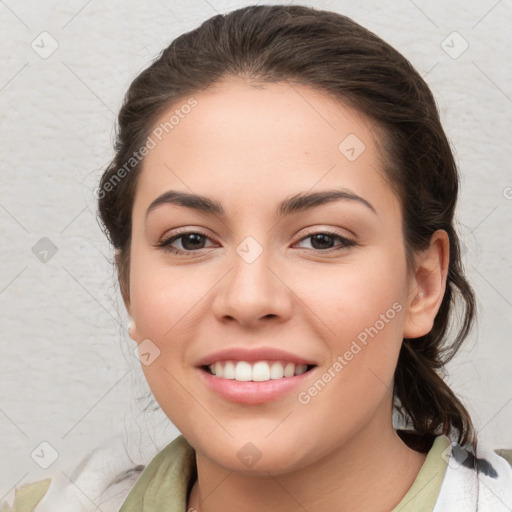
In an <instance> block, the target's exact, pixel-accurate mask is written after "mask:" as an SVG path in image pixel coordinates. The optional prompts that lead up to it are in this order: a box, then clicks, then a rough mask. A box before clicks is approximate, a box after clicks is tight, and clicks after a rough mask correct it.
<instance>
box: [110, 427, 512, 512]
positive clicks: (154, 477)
mask: <svg viewBox="0 0 512 512" xmlns="http://www.w3.org/2000/svg"><path fill="white" fill-rule="evenodd" d="M477 452H478V456H477V457H475V456H474V454H473V453H472V452H471V451H469V450H465V449H463V448H462V447H460V446H459V445H457V444H456V443H453V442H452V441H451V440H450V439H449V438H448V437H447V436H444V435H442V436H437V437H436V438H435V440H434V442H433V444H432V447H431V448H430V450H429V451H428V454H427V457H426V459H425V462H424V463H423V465H422V467H421V469H420V471H419V473H418V475H417V477H416V479H415V481H414V483H413V485H412V486H411V487H410V489H409V491H408V492H407V493H406V495H405V496H404V497H403V498H402V500H401V501H400V503H399V504H398V505H397V506H396V507H395V508H394V509H393V510H392V511H391V512H470V511H471V512H472V511H479V512H510V511H512V468H511V467H510V465H509V464H508V462H507V461H506V460H505V459H503V458H502V457H500V456H499V455H497V454H496V453H495V452H493V451H491V450H489V449H486V448H485V447H480V446H479V449H478V450H477ZM195 478H196V468H195V455H194V450H193V449H192V447H191V446H190V445H189V444H188V443H187V441H186V440H185V438H184V437H183V436H179V437H178V438H177V439H175V440H174V441H173V442H172V443H171V444H169V445H168V446H167V447H166V448H165V449H164V450H162V451H161V452H160V453H159V454H158V455H157V457H155V458H154V459H153V461H152V462H151V463H150V464H149V465H148V467H147V468H146V470H145V471H144V472H143V473H142V475H141V476H140V478H139V480H138V481H137V483H136V484H135V486H134V487H133V489H132V491H131V492H130V494H129V495H128V497H127V498H126V500H125V502H124V504H123V506H122V507H121V509H120V512H140V511H142V512H156V511H158V510H164V509H166V510H173V511H174V510H176V511H180V512H184V511H186V506H187V497H188V494H189V492H190V489H191V487H192V485H193V483H194V480H195Z"/></svg>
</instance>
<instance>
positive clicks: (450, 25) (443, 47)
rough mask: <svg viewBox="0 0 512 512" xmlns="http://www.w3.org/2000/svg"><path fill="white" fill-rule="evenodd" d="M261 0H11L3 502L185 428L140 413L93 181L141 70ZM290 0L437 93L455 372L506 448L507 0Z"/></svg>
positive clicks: (0, 299) (511, 302)
mask: <svg viewBox="0 0 512 512" xmlns="http://www.w3.org/2000/svg"><path fill="white" fill-rule="evenodd" d="M250 3H251V2H243V1H238V2H236V1H227V0H190V1H186V0H181V1H180V0H174V1H161V0H160V1H157V0H153V1H148V2H135V1H133V0H130V1H121V0H89V1H85V0H73V1H52V2H49V1H46V2H41V1H40V2H36V1H35V0H30V1H24V2H15V1H14V0H5V1H0V24H1V32H2V55H1V65H0V108H1V112H2V122H1V127H0V140H1V149H0V150H1V166H2V171H1V181H0V228H1V234H2V236H1V240H2V243H1V272H0V311H1V324H0V336H1V347H0V350H1V357H0V379H1V387H0V390H1V396H0V399H1V401H0V432H1V436H0V443H1V455H2V456H1V458H2V468H1V472H0V501H1V499H2V498H3V497H5V498H6V499H8V500H9V501H12V489H13V487H14V486H15V485H16V486H20V485H22V484H23V483H26V482H32V481H35V480H38V479H41V478H44V477H45V476H48V475H50V474H55V473H61V474H64V475H70V474H71V473H72V471H73V469H74V468H75V467H76V466H77V465H78V463H79V462H80V460H81V459H82V458H83V457H84V456H85V455H87V453H89V452H90V451H91V450H92V449H93V448H95V447H97V446H98V445H99V444H100V443H103V442H106V443H110V442H113V440H114V439H122V440H123V442H124V443H125V444H126V446H127V449H128V450H129V453H130V455H131V457H132V458H133V460H134V461H135V462H145V461H147V459H148V458H149V457H151V456H152V455H153V454H154V453H155V452H156V451H157V450H158V449H160V448H162V447H163V446H164V445H165V444H167V443H168V442H169V441H170V440H172V439H173V438H174V437H175V436H176V435H177V431H176V429H175V428H174V427H173V426H172V425H170V423H169V422H168V420H167V419H166V418H165V416H163V414H162V413H161V412H160V411H158V410H157V411H153V410H152V408H151V407H149V409H148V410H146V411H145V412H144V410H143V409H144V408H145V407H146V406H147V405H148V403H150V402H149V398H148V397H147V391H148V388H147V386H146V384H145V381H144V380H143V377H142V372H141V369H140V363H139V361H138V360H137V359H136V357H135V356H134V355H133V350H134V348H135V344H134V343H133V342H132V340H131V339H130V338H129V337H128V335H127V333H126V322H127V318H126V313H125V312H124V308H123V304H122V301H121V299H120V297H119V293H118V289H117V284H116V282H115V273H114V270H113V267H112V265H111V257H112V252H111V249H110V247H109V245H108V243H107V241H106V239H105V237H104V236H103V233H102V232H101V230H100V228H99V226H98V223H97V220H96V200H95V197H94V195H93V192H94V189H95V188H96V187H97V186H98V180H99V177H100V175H101V172H102V169H103V168H104V167H105V166H106V164H107V163H108V161H109V159H110V158H111V156H112V154H113V150H112V142H113V137H114V123H115V116H116V114H117V112H118V109H119V107H120V105H121V101H122V98H123V96H124V93H125V91H126V89H127V87H128V86H129V84H130V82H131V81H132V80H133V79H134V78H135V76H136V75H137V74H138V73H139V72H140V71H141V70H142V69H144V68H145V67H147V65H148V64H149V63H150V61H151V60H152V59H153V58H155V57H156V56H157V54H158V53H159V52H160V51H161V50H162V49H163V48H164V47H166V46H167V45H168V44H169V43H170V42H171V41H172V39H174V38H175V37H176V36H178V35H179V34H181V33H183V32H185V31H188V30H191V29H193V28H195V27H196V26H197V25H199V24H200V23H201V22H202V21H204V20H205V19H207V18H209V17H210V16H213V15H215V14H216V13H225V12H228V11H230V10H232V9H234V8H238V7H242V6H244V5H249V4H250ZM254 3H256V2H254ZM258 3H260V4H263V3H273V2H258ZM289 3H290V2H289ZM291 3H294V4H302V5H309V6H311V7H316V8H321V9H328V10H334V11H337V12H340V13H342V14H346V15H348V16H350V17H352V18H353V19H354V20H355V21H357V22H358V23H360V24H362V25H363V26H365V27H367V28H369V29H370V30H372V31H374V32H375V33H376V34H377V35H379V36H381V37H382V38H383V39H384V40H386V41H387V42H389V43H390V44H392V45H393V46H394V47H395V48H397V49H398V50H399V51H400V52H402V53H403V54H404V55H405V56H406V57H407V58H409V59H410V61H411V62H412V63H413V65H414V66H415V67H416V68H417V69H418V71H419V72H420V73H421V74H422V76H423V77H424V78H425V80H426V81H427V82H428V84H429V85H430V87H431V88H432V91H433V93H434V95H435V96H436V99H437V101H438V105H439V109H440V112H441V116H442V120H443V124H444V127H445V130H446V132H447V134H448V137H449V139H450V141H451V143H452V144H453V147H454V151H455V155H456V159H457V162H458V164H459V167H460V171H461V174H462V190H461V196H460V202H459V205H458V221H459V228H460V234H461V238H462V241H463V243H464V250H463V254H464V263H465V266H466V269H467V272H468V274H469V278H470V281H471V283H472V285H473V286H474V288H475V291H476V293H477V296H478V301H479V322H478V327H477V328H476V329H475V330H474V332H473V334H472V336H471V337H470V339H468V341H467V342H466V343H465V345H464V347H463V349H462V350H461V352H460V353H459V355H458V356H457V357H456V358H455V359H454V360H453V361H452V362H451V363H450V364H449V365H448V368H447V370H448V376H447V377H446V378H447V380H448V381H449V383H450V384H451V385H452V386H453V389H454V390H455V392H456V393H457V394H458V395H459V396H461V397H462V398H463V400H464V403H465V404H466V405H467V407H468V409H469V411H470V413H471V414H472V417H473V420H474V423H475V426H476V428H477V431H478V435H479V438H480V441H481V442H483V443H485V444H486V445H488V446H489V447H490V448H512V429H511V428H510V425H511V424H512V377H511V368H512V363H511V362H512V343H511V341H510V329H511V327H512V325H511V318H512V314H511V313H512V279H511V277H512V270H511V268H512V265H511V263H512V247H511V245H512V244H511V236H510V226H511V225H512V174H511V170H510V148H511V146H512V145H511V142H512V141H511V133H512V123H511V118H512V68H511V64H510V36H508V35H507V33H509V30H510V27H511V26H512V3H511V2H510V1H508V0H501V1H497V0H486V1H481V0H479V1H477V0H472V1H465V2H462V1H444V0H443V1H441V0H437V1H435V2H434V1H430V2H427V1H423V0H416V1H412V0H399V1H395V2H378V1H373V0H371V1H362V2H353V1H344V0H343V1H310V2H307V3H304V2H301V1H296V2H291ZM40 443H48V444H43V445H41V444H40ZM42 453H44V457H43V456H42V455H41V454H42ZM31 454H32V456H31ZM38 454H40V457H39V459H38V456H37V455H38ZM55 457H57V458H56V459H55V461H54V462H53V463H52V465H51V466H50V467H49V468H48V469H44V468H43V467H41V466H44V465H47V464H48V463H49V462H51V461H52V458H55Z"/></svg>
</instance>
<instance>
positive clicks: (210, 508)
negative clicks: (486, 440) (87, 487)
mask: <svg viewBox="0 0 512 512" xmlns="http://www.w3.org/2000/svg"><path fill="white" fill-rule="evenodd" d="M386 409H387V407H386ZM386 412H387V411H386ZM378 416H379V415H378V414H377V415H376V416H375V417H374V420H373V421H372V422H371V423H370V424H368V425H366V427H365V428H364V429H362V430H360V431H359V432H358V433H357V435H356V436H353V437H352V438H351V439H349V440H348V441H347V442H345V443H344V444H343V445H341V446H340V447H339V448H338V449H336V450H333V452H331V453H330V454H329V455H328V456H327V457H324V458H322V459H320V460H318V461H316V462H315V463H314V464H312V465H310V466H307V467H304V468H302V469H300V470H297V471H294V472H292V473H288V474H283V475H278V476H276V477H273V476H270V475H269V477H268V478H267V477H254V476H248V475H246V474H242V473H237V472H233V471H228V470H226V469H224V468H222V467H220V466H217V465H215V464H214V463H212V462H211V461H210V460H208V459H207V458H205V457H203V456H202V455H201V454H199V453H196V462H197V474H198V479H197V480H196V482H195V483H194V485H193V487H192V490H191V492H190V496H189V501H188V506H187V511H188V510H190V509H191V508H192V509H195V511H197V512H221V511H222V512H235V511H236V512H240V511H243V512H253V511H254V512H256V511H261V510H279V511H281V512H292V511H293V512H296V511H297V510H307V511H308V512H315V511H320V510H336V511H339V512H345V511H351V512H355V511H365V512H384V511H387V512H389V511H390V510H392V509H393V508H394V507H395V506H396V505H398V504H399V503H400V501H401V499H402V498H403V497H404V496H405V494H406V493H407V491H408V490H409V488H410V487H411V486H412V484H413V482H414V480H415V479H416V477H417V475H418V472H419V470H420V469H421V466H422V465H423V463H424V461H425V459H426V454H425V453H420V452H417V451H415V450H412V449H411V448H409V447H408V446H407V445H406V444H405V443H404V442H403V441H402V440H401V439H400V437H399V436H398V434H397V433H396V431H395V430H394V428H393V426H392V424H386V427H387V428H384V427H383V423H382V415H381V416H380V418H378ZM388 417H389V416H388ZM193 512H194V511H193Z"/></svg>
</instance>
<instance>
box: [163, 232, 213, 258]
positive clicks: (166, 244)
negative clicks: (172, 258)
mask: <svg viewBox="0 0 512 512" xmlns="http://www.w3.org/2000/svg"><path fill="white" fill-rule="evenodd" d="M207 240H209V238H208V237H207V236H206V235H204V234H203V233H198V232H195V231H188V232H185V233H180V234H178V235H173V236H171V237H169V238H167V239H165V240H162V241H161V242H160V243H159V244H158V245H157V247H159V248H160V249H161V250H162V251H165V252H171V253H174V254H186V253H193V252H194V251H198V250H200V249H205V245H204V244H205V242H206V241H207ZM176 243H178V244H179V245H180V246H181V247H176V246H175V245H174V244H176Z"/></svg>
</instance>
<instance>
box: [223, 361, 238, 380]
mask: <svg viewBox="0 0 512 512" xmlns="http://www.w3.org/2000/svg"><path fill="white" fill-rule="evenodd" d="M222 377H223V378H224V379H234V378H235V364H234V363H233V361H227V362H226V364H225V365H224V371H223V373H222Z"/></svg>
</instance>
